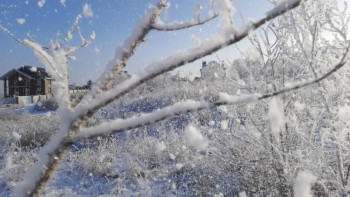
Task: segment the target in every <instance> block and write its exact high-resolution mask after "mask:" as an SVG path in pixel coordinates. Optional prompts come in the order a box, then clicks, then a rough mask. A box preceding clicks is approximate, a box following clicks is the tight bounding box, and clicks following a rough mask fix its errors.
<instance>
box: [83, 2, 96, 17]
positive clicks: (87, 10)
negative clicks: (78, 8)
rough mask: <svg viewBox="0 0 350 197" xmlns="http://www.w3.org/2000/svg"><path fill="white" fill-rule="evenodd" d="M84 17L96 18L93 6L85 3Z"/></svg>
mask: <svg viewBox="0 0 350 197" xmlns="http://www.w3.org/2000/svg"><path fill="white" fill-rule="evenodd" d="M83 15H84V16H85V17H93V16H94V13H93V12H92V9H91V6H90V5H89V4H87V3H85V4H84V6H83Z"/></svg>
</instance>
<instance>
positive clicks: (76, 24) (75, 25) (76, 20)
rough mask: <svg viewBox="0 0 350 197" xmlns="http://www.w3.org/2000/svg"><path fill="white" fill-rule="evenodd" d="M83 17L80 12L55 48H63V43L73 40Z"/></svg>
mask: <svg viewBox="0 0 350 197" xmlns="http://www.w3.org/2000/svg"><path fill="white" fill-rule="evenodd" d="M81 18H82V16H81V15H80V14H79V15H78V16H76V17H75V20H74V23H73V25H72V28H71V29H70V30H69V31H68V32H67V35H66V37H65V38H64V39H63V40H62V41H60V42H58V43H57V46H56V47H55V48H54V49H55V50H57V49H59V48H61V46H62V45H63V44H65V43H66V42H68V41H70V40H72V38H73V34H74V32H75V31H76V30H77V29H78V28H79V20H80V19H81Z"/></svg>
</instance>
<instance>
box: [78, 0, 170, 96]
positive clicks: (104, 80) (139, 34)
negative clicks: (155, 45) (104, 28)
mask: <svg viewBox="0 0 350 197" xmlns="http://www.w3.org/2000/svg"><path fill="white" fill-rule="evenodd" d="M165 6H166V1H165V0H159V2H158V5H157V6H156V7H151V8H150V10H149V11H148V12H147V13H146V14H145V15H144V16H143V17H142V18H141V19H140V20H139V21H138V22H137V23H136V27H135V29H134V31H133V32H132V33H131V35H130V36H129V37H128V38H127V39H126V40H125V42H124V44H123V45H122V46H121V47H118V48H117V49H116V51H115V54H114V58H113V59H112V60H110V61H109V63H108V65H107V66H106V69H105V71H104V72H103V74H102V75H101V76H100V78H99V79H98V80H97V81H96V82H95V83H94V85H93V87H92V88H91V91H89V93H88V94H87V96H85V98H84V99H86V97H89V96H94V95H96V94H98V93H101V92H104V91H106V90H107V89H108V88H109V87H110V86H111V84H112V82H113V79H115V78H116V77H117V76H118V74H119V73H120V72H121V70H122V69H123V68H124V67H125V66H126V64H127V62H128V61H129V59H130V57H131V56H132V55H133V54H134V53H135V51H136V49H137V47H138V46H139V45H140V44H141V43H142V42H144V40H145V38H146V36H147V35H148V33H149V32H150V31H151V30H152V24H153V23H155V21H156V20H157V18H158V16H159V14H160V13H161V11H162V9H163V7H165ZM84 99H83V101H84Z"/></svg>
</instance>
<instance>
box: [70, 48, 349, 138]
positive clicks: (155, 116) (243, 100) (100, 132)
mask: <svg viewBox="0 0 350 197" xmlns="http://www.w3.org/2000/svg"><path fill="white" fill-rule="evenodd" d="M348 50H349V48H348ZM348 50H347V51H346V53H345V55H344V58H343V60H344V59H345V56H347V53H348ZM343 60H342V61H341V62H340V63H339V64H337V65H336V66H334V68H332V69H331V70H330V71H328V72H327V73H326V74H324V75H323V76H322V77H320V78H317V79H315V80H312V81H310V82H306V83H302V84H298V85H295V86H293V87H290V88H285V89H282V90H280V91H276V92H273V93H271V94H265V95H261V96H258V95H249V96H241V97H237V96H232V95H228V94H225V93H220V95H219V98H218V99H217V101H216V102H209V101H193V100H188V101H183V102H179V103H176V104H174V105H172V106H168V107H165V108H162V109H158V110H156V111H154V112H151V113H147V114H140V115H138V116H134V117H131V118H128V119H116V120H113V121H109V122H104V123H102V124H100V125H97V126H93V127H89V128H84V129H82V130H81V132H80V133H79V134H76V135H74V136H72V137H70V138H68V139H67V142H69V143H74V142H76V141H79V140H82V139H87V138H93V137H98V136H107V135H112V134H117V133H120V132H123V131H125V130H130V129H136V128H139V127H142V126H146V125H149V124H152V123H154V122H159V121H162V120H164V119H167V118H169V117H173V116H176V115H179V114H184V113H188V112H196V111H200V110H203V109H208V108H211V107H215V106H220V105H243V104H248V103H254V102H257V101H259V100H264V99H267V98H270V97H274V96H278V95H281V94H284V93H287V92H291V91H295V90H298V89H301V88H304V87H307V86H310V85H312V84H317V83H319V82H320V81H322V80H324V79H326V78H327V77H329V76H330V75H332V74H333V73H335V72H336V71H338V70H339V69H340V68H342V67H343V66H344V65H345V62H343Z"/></svg>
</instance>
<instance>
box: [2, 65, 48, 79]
mask: <svg viewBox="0 0 350 197" xmlns="http://www.w3.org/2000/svg"><path fill="white" fill-rule="evenodd" d="M15 72H17V73H19V74H21V75H22V76H24V77H26V78H29V79H46V78H50V77H51V76H50V75H49V74H48V73H47V72H46V70H45V68H40V67H34V66H26V65H25V66H22V67H20V68H18V69H17V70H16V69H12V70H10V71H9V72H7V73H6V74H4V75H3V76H1V77H0V80H4V79H5V77H8V76H11V75H13V74H14V73H15Z"/></svg>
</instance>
